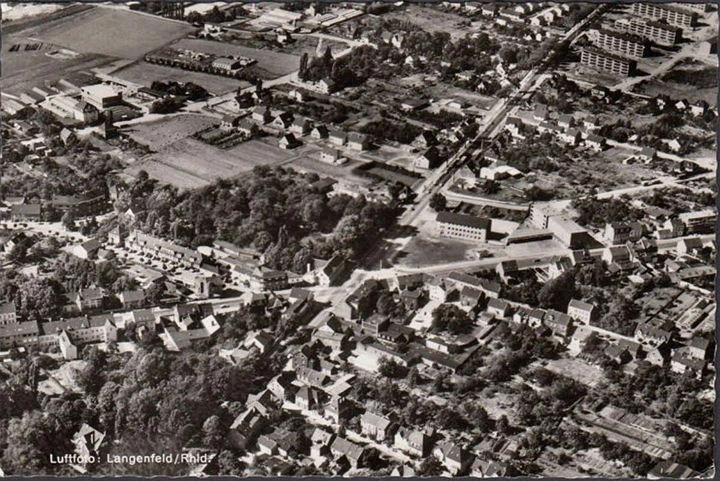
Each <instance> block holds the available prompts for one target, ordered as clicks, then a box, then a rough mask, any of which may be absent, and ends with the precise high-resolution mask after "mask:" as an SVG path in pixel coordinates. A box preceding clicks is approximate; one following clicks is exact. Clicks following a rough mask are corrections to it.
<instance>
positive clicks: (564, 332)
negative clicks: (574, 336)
mask: <svg viewBox="0 0 720 481" xmlns="http://www.w3.org/2000/svg"><path fill="white" fill-rule="evenodd" d="M543 324H544V325H546V326H547V327H549V328H550V329H551V330H552V331H553V333H554V334H555V335H556V336H558V337H562V338H565V337H567V336H568V335H569V334H570V329H571V328H572V318H571V317H570V316H568V315H567V314H565V313H562V312H558V311H555V310H553V309H550V310H548V311H547V312H545V315H544V316H543Z"/></svg>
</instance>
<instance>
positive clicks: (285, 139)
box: [278, 134, 301, 150]
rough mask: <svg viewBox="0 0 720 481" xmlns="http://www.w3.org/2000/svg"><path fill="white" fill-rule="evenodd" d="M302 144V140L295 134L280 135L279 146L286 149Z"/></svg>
mask: <svg viewBox="0 0 720 481" xmlns="http://www.w3.org/2000/svg"><path fill="white" fill-rule="evenodd" d="M300 145H301V143H300V141H298V140H297V139H296V138H295V135H293V134H285V135H283V136H282V137H280V141H279V142H278V147H280V148H281V149H285V150H291V149H294V148H296V147H299V146H300Z"/></svg>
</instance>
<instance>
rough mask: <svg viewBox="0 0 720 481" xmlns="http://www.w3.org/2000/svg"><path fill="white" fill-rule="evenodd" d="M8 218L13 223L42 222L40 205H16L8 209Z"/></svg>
mask: <svg viewBox="0 0 720 481" xmlns="http://www.w3.org/2000/svg"><path fill="white" fill-rule="evenodd" d="M10 217H11V218H12V220H14V221H16V222H17V221H23V220H29V221H39V220H42V206H41V205H40V204H17V205H13V206H12V207H10Z"/></svg>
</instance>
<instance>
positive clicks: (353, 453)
mask: <svg viewBox="0 0 720 481" xmlns="http://www.w3.org/2000/svg"><path fill="white" fill-rule="evenodd" d="M330 454H332V455H333V457H334V458H335V461H341V460H345V461H346V462H347V463H348V464H349V465H350V467H351V468H353V469H357V468H360V467H362V466H363V461H364V459H363V458H364V457H365V447H364V446H360V445H359V444H355V443H353V442H352V441H348V440H347V439H345V438H343V437H340V436H338V437H336V438H335V440H333V442H332V443H331V444H330Z"/></svg>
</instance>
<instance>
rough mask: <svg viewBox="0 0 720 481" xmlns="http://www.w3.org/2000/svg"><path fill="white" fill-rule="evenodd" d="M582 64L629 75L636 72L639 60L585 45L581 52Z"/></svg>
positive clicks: (616, 73)
mask: <svg viewBox="0 0 720 481" xmlns="http://www.w3.org/2000/svg"><path fill="white" fill-rule="evenodd" d="M580 64H581V65H585V66H587V67H591V68H594V69H597V70H603V71H605V72H610V73H613V74H615V75H623V76H628V75H630V74H632V73H634V72H635V68H636V67H637V62H636V61H635V60H631V59H629V58H625V57H620V56H618V55H614V54H611V53H608V52H603V51H602V50H600V49H597V48H589V47H584V48H583V49H582V50H581V52H580Z"/></svg>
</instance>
